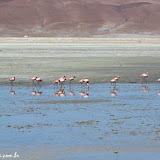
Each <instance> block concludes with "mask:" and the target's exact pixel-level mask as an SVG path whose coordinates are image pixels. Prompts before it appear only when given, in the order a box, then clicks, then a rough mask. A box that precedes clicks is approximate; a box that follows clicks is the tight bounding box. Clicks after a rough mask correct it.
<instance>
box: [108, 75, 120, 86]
mask: <svg viewBox="0 0 160 160" xmlns="http://www.w3.org/2000/svg"><path fill="white" fill-rule="evenodd" d="M119 78H120V77H119V76H117V77H115V78H113V79H111V80H110V83H111V85H112V84H115V85H116V83H117V82H118V80H119Z"/></svg>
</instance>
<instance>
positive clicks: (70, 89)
mask: <svg viewBox="0 0 160 160" xmlns="http://www.w3.org/2000/svg"><path fill="white" fill-rule="evenodd" d="M67 93H68V94H69V95H70V96H75V93H74V92H73V91H72V88H71V86H70V85H69V92H67Z"/></svg>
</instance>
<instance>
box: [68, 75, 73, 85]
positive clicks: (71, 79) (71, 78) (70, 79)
mask: <svg viewBox="0 0 160 160" xmlns="http://www.w3.org/2000/svg"><path fill="white" fill-rule="evenodd" d="M74 79H75V76H73V77H70V78H68V79H67V80H69V85H70V84H71V81H73V80H74Z"/></svg>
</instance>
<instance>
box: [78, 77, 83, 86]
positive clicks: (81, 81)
mask: <svg viewBox="0 0 160 160" xmlns="http://www.w3.org/2000/svg"><path fill="white" fill-rule="evenodd" d="M78 82H79V83H81V87H82V83H83V79H81V80H79V81H78Z"/></svg>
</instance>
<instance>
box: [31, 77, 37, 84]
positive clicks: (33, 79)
mask: <svg viewBox="0 0 160 160" xmlns="http://www.w3.org/2000/svg"><path fill="white" fill-rule="evenodd" d="M36 78H37V77H32V78H30V80H32V83H33V84H34V85H35V86H36V84H35V83H34V81H35V80H36Z"/></svg>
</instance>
